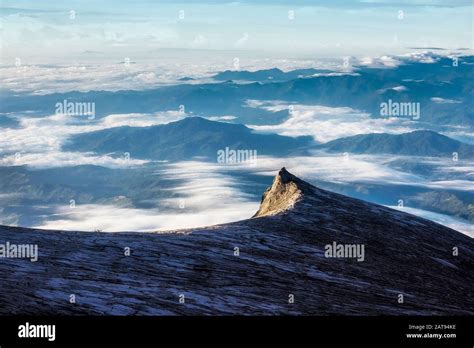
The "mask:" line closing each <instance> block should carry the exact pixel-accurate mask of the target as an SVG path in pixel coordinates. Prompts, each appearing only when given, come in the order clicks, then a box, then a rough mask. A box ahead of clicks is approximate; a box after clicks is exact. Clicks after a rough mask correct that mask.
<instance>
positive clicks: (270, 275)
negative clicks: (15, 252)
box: [0, 168, 474, 315]
mask: <svg viewBox="0 0 474 348" xmlns="http://www.w3.org/2000/svg"><path fill="white" fill-rule="evenodd" d="M7 242H8V243H10V244H35V245H38V250H39V257H38V260H37V261H36V262H31V261H30V260H29V259H19V258H0V289H1V292H0V314H2V315H7V314H10V315H11V314H13V315H15V314H69V315H87V314H95V315H97V314H98V315H101V314H111V315H234V314H243V315H285V314H289V315H473V314H474V293H473V291H472V284H474V240H473V239H472V238H469V237H468V236H465V235H463V234H461V233H459V232H457V231H454V230H451V229H449V228H447V227H444V226H441V225H438V224H436V223H433V222H430V221H428V220H424V219H421V218H418V217H415V216H412V215H409V214H406V213H402V212H399V211H395V210H392V209H389V208H386V207H382V206H378V205H375V204H371V203H367V202H363V201H360V200H357V199H353V198H349V197H346V196H343V195H339V194H336V193H332V192H329V191H325V190H322V189H319V188H317V187H314V186H312V185H310V184H308V183H306V182H304V181H302V180H300V179H298V178H296V177H295V176H293V175H292V174H290V173H288V172H287V171H286V170H285V169H284V168H283V169H282V170H281V171H280V172H279V173H278V175H277V176H276V178H275V180H274V182H273V185H272V186H271V187H270V188H269V189H268V190H267V191H266V192H265V194H264V196H263V198H262V204H261V207H260V209H259V211H258V212H257V213H256V214H255V216H254V217H253V218H250V219H248V220H243V221H238V222H234V223H229V224H223V225H217V226H210V227H203V228H195V229H188V230H178V231H168V232H166V233H162V232H160V233H142V232H123V233H102V232H94V233H91V232H69V231H46V230H34V229H26V228H19V227H6V226H0V244H6V243H7ZM339 245H342V246H354V247H356V246H357V247H358V249H357V250H358V251H361V250H363V251H364V254H363V258H360V257H359V258H356V257H354V255H350V254H347V251H348V250H349V249H344V250H345V251H346V253H345V254H341V255H339V256H344V257H327V256H328V254H327V253H326V251H327V250H328V248H330V247H331V246H339ZM128 248H129V249H128ZM128 250H129V251H130V254H129V256H127V255H128V253H127V252H128ZM352 250H356V249H352ZM333 256H338V255H337V254H334V253H333ZM359 256H360V255H359ZM72 299H74V300H75V303H71V302H74V301H72Z"/></svg>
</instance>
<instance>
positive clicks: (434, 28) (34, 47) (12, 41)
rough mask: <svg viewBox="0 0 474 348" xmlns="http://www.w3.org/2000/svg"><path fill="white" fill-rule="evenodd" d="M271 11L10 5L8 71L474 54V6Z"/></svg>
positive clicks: (364, 4) (263, 4)
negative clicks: (205, 57) (96, 64)
mask: <svg viewBox="0 0 474 348" xmlns="http://www.w3.org/2000/svg"><path fill="white" fill-rule="evenodd" d="M268 3H269V2H267V1H242V2H224V1H209V0H208V1H205V2H197V1H143V0H142V1H138V0H135V1H131V0H128V1H111V0H104V1H100V2H98V1H92V0H82V1H78V0H76V1H68V2H58V1H48V0H46V1H41V2H39V1H22V0H14V1H11V0H3V1H2V5H1V6H2V7H1V16H0V17H1V22H0V25H1V26H0V28H1V29H0V30H1V37H2V64H8V63H10V62H13V61H14V60H15V58H17V57H20V58H24V59H28V60H30V61H31V62H33V63H49V62H50V63H56V62H62V63H67V62H68V61H71V60H72V59H74V60H107V61H112V60H118V61H122V60H123V58H124V57H130V58H131V59H132V60H134V59H153V58H155V57H156V56H162V55H167V54H169V52H173V50H177V49H179V50H181V49H186V50H190V53H189V55H188V58H190V59H192V56H193V55H194V54H197V52H202V51H205V52H207V51H208V50H212V51H216V50H217V51H221V52H230V54H231V55H234V56H235V55H238V54H243V55H251V56H255V57H298V58H304V57H324V56H327V57H339V56H347V55H351V56H377V55H382V54H403V53H407V52H412V51H413V47H425V48H431V47H440V48H445V49H448V50H454V49H457V48H471V49H472V45H473V42H472V40H473V39H472V38H473V33H472V21H473V9H472V4H471V2H470V1H416V0H415V1H395V2H394V1H392V2H389V1H337V0H336V1H334V0H333V1H303V0H299V1H298V0H297V1H286V0H279V1H273V2H272V4H271V5H270V4H268ZM444 3H449V6H445V5H443V4H444ZM71 11H74V13H72V12H71ZM291 11H292V12H291ZM72 14H74V15H73V16H72ZM72 17H74V18H72Z"/></svg>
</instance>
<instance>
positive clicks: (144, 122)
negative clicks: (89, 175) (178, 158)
mask: <svg viewBox="0 0 474 348" xmlns="http://www.w3.org/2000/svg"><path fill="white" fill-rule="evenodd" d="M16 117H17V119H18V120H19V122H20V128H3V129H0V156H1V157H0V165H3V166H15V165H28V166H31V167H36V168H49V167H61V166H74V165H81V164H95V165H101V166H106V167H111V168H116V167H122V166H125V167H128V166H134V165H141V164H144V163H147V162H149V161H144V160H138V159H134V158H133V154H130V159H125V155H124V158H112V157H110V156H97V155H94V154H91V153H80V152H62V150H61V146H62V145H63V144H64V143H65V141H66V140H67V138H68V137H69V136H71V135H74V134H80V133H84V132H91V131H97V130H101V129H106V128H112V127H119V126H133V127H146V126H152V125H158V124H164V123H169V122H173V121H177V120H180V119H182V118H184V117H186V114H182V113H179V112H177V111H168V112H159V113H155V114H139V113H136V114H113V115H109V116H107V117H105V118H103V119H101V120H97V121H95V120H94V121H93V120H88V119H87V117H86V116H84V117H83V118H80V117H79V118H78V117H72V116H69V115H65V114H55V115H51V116H47V117H30V116H27V115H17V116H16Z"/></svg>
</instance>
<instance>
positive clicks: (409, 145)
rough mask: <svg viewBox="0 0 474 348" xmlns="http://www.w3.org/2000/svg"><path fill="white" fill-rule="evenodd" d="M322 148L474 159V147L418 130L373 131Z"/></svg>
mask: <svg viewBox="0 0 474 348" xmlns="http://www.w3.org/2000/svg"><path fill="white" fill-rule="evenodd" d="M319 147H321V148H323V149H326V150H328V151H330V152H351V153H358V154H362V153H367V154H393V155H407V156H430V157H452V156H453V153H457V155H458V158H459V159H472V158H474V146H473V145H469V144H464V143H462V142H460V141H457V140H454V139H451V138H449V137H447V136H445V135H442V134H439V133H436V132H433V131H429V130H417V131H414V132H410V133H404V134H386V133H372V134H360V135H354V136H351V137H346V138H339V139H336V140H332V141H330V142H327V143H325V144H323V145H320V146H319Z"/></svg>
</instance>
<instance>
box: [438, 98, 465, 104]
mask: <svg viewBox="0 0 474 348" xmlns="http://www.w3.org/2000/svg"><path fill="white" fill-rule="evenodd" d="M430 100H431V101H432V102H434V103H436V104H459V103H462V102H461V101H459V100H453V99H444V98H437V97H433V98H430Z"/></svg>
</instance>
